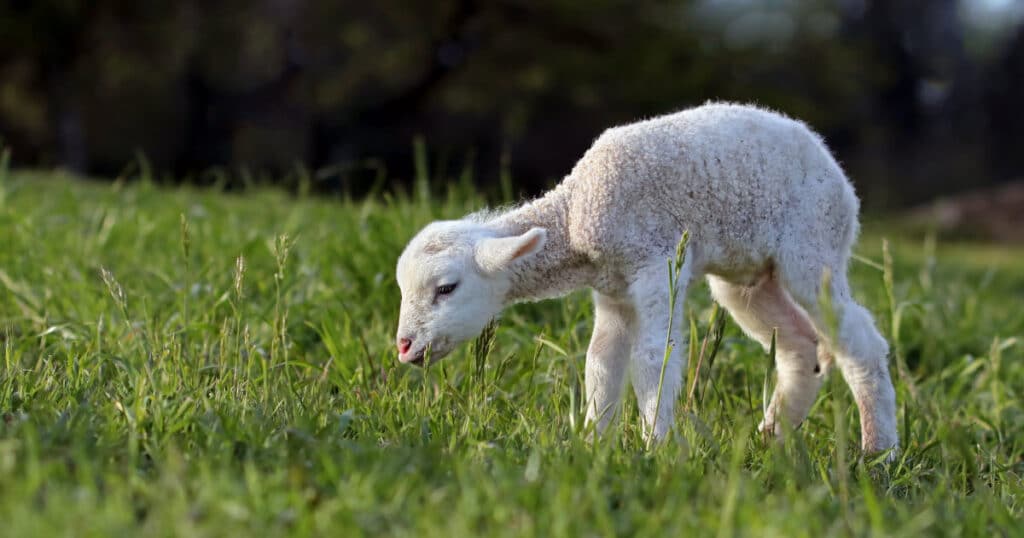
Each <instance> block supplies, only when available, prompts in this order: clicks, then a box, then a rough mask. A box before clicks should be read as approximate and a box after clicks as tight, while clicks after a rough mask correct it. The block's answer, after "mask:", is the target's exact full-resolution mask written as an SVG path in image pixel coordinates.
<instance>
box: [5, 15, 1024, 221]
mask: <svg viewBox="0 0 1024 538" xmlns="http://www.w3.org/2000/svg"><path fill="white" fill-rule="evenodd" d="M972 5H973V3H972V2H971V0H929V1H928V2H926V3H924V4H922V3H921V2H917V1H911V0H890V1H886V2H882V1H880V0H876V1H869V0H836V1H828V0H806V1H802V2H796V1H786V2H779V1H772V0H733V1H729V2H724V1H720V0H718V1H716V0H691V1H669V0H634V1H627V0H592V1H590V2H580V1H577V0H550V1H548V2H543V3H540V2H528V1H526V0H439V1H437V2H411V1H407V0H405V1H403V0H378V1H376V2H357V1H354V0H341V1H335V2H326V1H318V0H256V1H242V0H219V1H217V2H203V1H200V0H181V1H171V0H150V1H147V2H128V1H124V0H95V1H85V0H33V1H29V0H8V1H7V2H5V3H2V4H0V51H2V52H0V81H2V82H0V84H2V88H0V136H2V137H3V141H4V143H6V144H8V145H10V146H11V147H13V148H14V151H15V158H16V162H18V163H21V164H28V165H42V166H48V165H60V166H64V167H68V168H71V169H73V170H76V171H81V172H88V173H95V174H103V175H113V174H116V173H118V171H120V170H121V169H122V168H123V167H124V165H125V164H126V163H127V162H129V161H131V160H132V159H134V158H135V155H136V154H137V152H142V153H144V154H145V155H147V157H148V158H149V159H150V160H151V161H152V163H153V164H154V165H155V167H156V168H157V169H160V170H166V171H169V172H173V173H174V174H176V175H177V177H180V178H183V179H186V180H191V181H207V180H209V177H208V176H206V175H203V173H202V172H204V171H205V170H208V169H210V168H211V167H223V168H224V169H226V170H231V171H236V172H237V171H238V170H240V168H241V167H246V168H248V169H249V170H253V171H270V172H274V173H276V174H279V175H280V174H281V173H282V172H286V171H288V170H291V169H292V167H293V166H294V165H295V164H297V163H301V164H304V165H306V166H309V167H312V168H316V169H321V168H323V169H327V170H333V171H334V172H332V173H324V174H322V175H321V177H322V178H323V179H324V182H325V185H324V186H326V187H327V188H334V187H336V186H338V185H342V184H343V185H345V187H346V188H351V189H353V190H356V191H358V190H361V189H365V188H367V186H368V185H367V183H366V182H367V181H369V180H370V179H371V177H376V176H377V172H375V171H367V170H365V166H364V165H365V163H366V159H367V158H375V159H377V160H376V161H375V162H382V163H384V164H386V165H387V166H388V167H389V175H390V176H392V177H398V178H408V177H409V176H410V175H411V159H410V158H409V148H410V142H411V140H412V139H413V137H414V136H416V135H417V134H424V135H425V136H426V137H427V142H428V144H429V146H430V147H431V149H432V153H433V156H434V157H435V158H434V159H433V161H434V163H435V165H436V167H437V169H438V171H439V172H441V173H442V175H444V174H446V173H448V174H449V175H451V174H454V171H455V170H456V169H457V168H460V167H461V166H462V165H463V160H464V159H470V157H469V156H471V155H472V158H471V159H470V160H471V161H472V162H471V163H470V164H472V165H474V166H475V167H476V170H477V171H478V174H477V176H478V178H479V179H480V180H481V181H488V180H490V179H492V178H494V177H497V175H498V174H497V168H498V166H499V163H501V162H503V159H507V160H508V162H509V163H510V165H511V167H512V169H513V171H514V173H515V174H516V183H517V185H520V186H523V187H524V188H525V189H526V190H537V189H539V188H541V187H543V186H544V184H546V183H548V182H550V181H552V180H554V179H557V178H558V177H559V176H561V175H562V174H564V173H566V172H568V170H569V169H570V168H571V166H572V163H573V162H574V161H575V160H576V159H577V158H578V157H579V155H580V154H581V153H582V151H583V150H584V149H585V148H586V147H587V146H588V145H589V144H590V142H591V140H593V138H594V137H595V136H597V134H599V133H600V131H601V130H602V129H603V128H605V127H607V126H609V125H613V124H617V123H621V122H626V121H631V120H635V119H637V118H641V117H645V116H650V115H655V114H660V113H663V112H667V111H671V110H675V109H679V108H683V107H685V106H691V105H694V104H699V103H701V102H704V101H706V100H708V99H728V100H736V101H752V102H757V103H761V104H763V105H765V106H769V107H772V108H776V109H779V110H782V111H784V112H787V113H789V114H791V115H794V116H797V117H800V118H802V119H804V120H805V121H807V122H808V123H810V124H811V125H812V126H814V127H815V128H816V129H818V130H820V131H821V132H822V133H823V134H824V135H825V136H826V138H827V139H828V141H829V143H830V144H831V145H832V147H833V149H835V150H836V152H837V153H838V154H839V155H840V157H841V159H842V160H843V162H844V165H845V166H846V167H847V168H848V170H849V171H850V172H851V175H852V176H853V177H854V178H855V180H856V181H857V182H858V187H859V188H860V189H861V191H862V192H864V193H866V194H867V195H868V199H869V200H873V201H875V202H879V203H881V202H885V203H896V202H910V201H914V200H916V199H920V198H922V197H925V196H928V195H931V194H935V193H937V192H940V191H949V190H957V189H961V188H966V187H968V186H970V185H972V184H977V183H988V182H991V181H995V180H999V179H1003V178H1009V177H1011V176H1013V175H1014V174H1019V173H1020V171H1021V170H1022V168H1024V156H1022V155H1021V154H1020V152H1016V151H1013V148H1015V147H1017V145H1019V142H1020V140H1021V136H1022V134H1021V127H1020V125H1019V122H1018V121H1016V120H1015V118H1020V117H1021V115H1020V112H1021V110H1020V107H1021V105H1020V103H1019V102H1018V101H1019V100H1018V99H1017V98H1016V96H1017V95H1020V90H1021V85H1022V82H1021V81H1022V79H1024V68H1022V67H1021V62H1022V60H1021V52H1020V51H1021V50H1022V49H1024V38H1022V37H1021V30H1020V17H1021V16H1024V14H1022V13H1021V12H1020V11H1021V10H1018V11H1013V12H1012V13H1016V15H1014V16H1013V17H1011V16H1010V15H1009V14H1010V13H1011V12H1009V11H1008V12H1007V13H1008V15H1007V17H1006V18H1007V20H1010V19H1012V22H1008V23H1006V24H1003V25H1002V26H1001V28H1009V29H1010V30H1008V31H1005V32H1002V33H996V32H992V31H984V32H983V35H984V39H982V40H980V41H979V40H977V39H974V41H970V40H969V39H968V38H967V37H966V36H967V34H965V28H968V25H967V23H968V22H970V20H973V19H970V17H968V15H970V14H971V13H974V11H970V10H968V9H967V8H969V7H970V6H972ZM965 13H966V14H967V15H965ZM986 13H987V12H986ZM1014 17H1016V18H1014ZM989 18H990V19H991V17H989ZM986 20H988V19H986ZM965 21H966V22H965ZM975 34H977V32H975ZM972 35H974V34H972ZM1001 36H1005V37H1001ZM975 42H979V43H983V45H984V46H976V45H973V44H972V43H975ZM976 49H977V50H982V51H983V52H984V53H983V54H982V53H977V52H976ZM1015 114H1016V115H1015ZM1015 144H1016V145H1015ZM446 171H447V172H446ZM332 174H333V175H332ZM332 186H334V187H332Z"/></svg>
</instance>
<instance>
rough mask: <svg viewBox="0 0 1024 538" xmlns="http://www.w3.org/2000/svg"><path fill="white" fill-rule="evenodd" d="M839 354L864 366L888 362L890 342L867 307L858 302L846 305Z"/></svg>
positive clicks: (840, 327) (841, 321)
mask: <svg viewBox="0 0 1024 538" xmlns="http://www.w3.org/2000/svg"><path fill="white" fill-rule="evenodd" d="M838 344H839V349H838V351H839V354H840V356H842V358H843V359H848V360H849V359H852V360H854V361H856V362H858V363H860V364H863V365H864V366H880V365H885V364H886V359H887V357H888V355H889V344H888V343H887V342H886V341H885V338H883V337H882V335H881V333H879V332H878V329H877V328H876V327H875V322H874V319H873V318H872V317H871V314H870V313H868V311H867V309H865V308H864V307H863V306H860V305H859V304H856V303H850V304H848V305H846V307H845V308H844V309H843V312H842V318H841V319H840V321H839V342H838Z"/></svg>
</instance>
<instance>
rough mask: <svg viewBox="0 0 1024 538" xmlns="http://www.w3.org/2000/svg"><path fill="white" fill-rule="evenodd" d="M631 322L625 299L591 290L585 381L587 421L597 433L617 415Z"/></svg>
mask: <svg viewBox="0 0 1024 538" xmlns="http://www.w3.org/2000/svg"><path fill="white" fill-rule="evenodd" d="M635 325H636V320H635V314H634V311H633V306H632V305H631V304H630V303H629V301H621V300H617V299H614V298H612V297H608V296H606V295H602V294H600V293H597V292H594V335H593V336H592V337H591V338H590V347H589V348H588V349H587V366H586V380H585V381H586V391H587V424H594V427H595V430H596V431H597V434H598V435H600V434H601V433H603V432H604V430H605V428H607V427H608V424H609V423H610V422H611V421H612V420H613V419H614V418H615V415H617V414H618V411H619V403H620V402H621V400H622V387H623V385H625V380H626V364H627V363H628V361H629V350H630V346H631V344H632V342H633V331H634V328H635Z"/></svg>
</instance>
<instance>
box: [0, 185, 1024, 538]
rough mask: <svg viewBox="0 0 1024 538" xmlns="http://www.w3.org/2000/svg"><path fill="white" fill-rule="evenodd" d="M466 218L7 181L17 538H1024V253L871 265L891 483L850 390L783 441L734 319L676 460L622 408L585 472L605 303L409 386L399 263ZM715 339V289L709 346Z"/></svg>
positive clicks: (531, 321)
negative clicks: (890, 396) (768, 418)
mask: <svg viewBox="0 0 1024 538" xmlns="http://www.w3.org/2000/svg"><path fill="white" fill-rule="evenodd" d="M460 192H463V193H464V192H465V191H464V189H463V190H461V191H460V190H459V189H455V190H453V191H452V192H449V193H444V194H440V195H438V194H437V193H435V196H434V198H433V199H432V200H431V199H430V196H429V194H428V192H427V189H422V188H421V189H419V190H418V191H417V194H416V196H414V197H411V198H410V197H406V196H394V197H391V196H386V195H382V196H378V197H376V198H374V199H370V200H367V201H352V200H347V199H340V198H337V199H316V198H304V197H299V198H296V197H291V196H288V195H285V194H282V193H280V192H277V191H273V190H267V189H260V188H255V189H253V190H251V191H250V192H246V193H245V194H221V193H216V192H212V191H203V190H192V189H163V188H158V187H155V186H153V185H152V184H151V183H147V182H140V183H132V184H113V185H110V184H89V183H82V182H76V181H71V180H68V179H62V178H60V177H58V176H52V175H51V176H46V175H32V174H6V173H3V171H2V170H0V417H2V419H0V522H2V524H0V535H5V536H55V535H82V536H90V535H91V536H118V535H122V536H123V535H128V536H144V535H161V536H164V535H189V536H192V535H196V536H204V535H232V536H246V535H278V534H289V535H343V536H357V535H371V536H377V535H381V534H392V535H399V536H417V537H418V536H472V535H480V536H506V535H511V536H522V535H540V536H611V535H637V536H660V535H664V536H687V535H694V536H709V535H717V536H730V535H746V536H770V535H777V536H830V535H839V536H842V535H896V536H913V535H918V534H925V535H927V534H934V535H975V536H990V535H999V534H1002V535H1007V534H1017V533H1020V532H1021V531H1020V528H1021V527H1020V520H1021V517H1022V515H1024V506H1022V503H1024V483H1022V479H1021V473H1022V471H1024V463H1022V462H1024V438H1022V436H1021V435H1020V432H1021V431H1024V410H1022V408H1021V403H1020V401H1021V396H1022V392H1024V361H1022V360H1021V359H1022V358H1024V343H1022V341H1021V336H1022V334H1024V308H1022V306H1021V305H1022V304H1024V252H1021V251H1019V250H1018V251H1007V250H1000V249H995V248H991V247H975V246H971V245H948V246H947V245H945V244H942V243H939V244H938V245H935V246H934V248H933V247H932V246H931V245H930V244H928V243H922V242H920V241H916V240H915V241H904V240H900V239H899V238H898V237H896V238H893V241H892V243H891V244H890V245H889V251H890V253H891V265H890V266H889V269H890V270H891V271H890V273H891V275H890V276H891V278H888V279H887V278H885V276H886V272H885V271H883V270H882V269H884V268H885V266H884V265H883V262H884V258H883V255H882V246H881V240H880V236H879V235H878V233H877V232H871V233H869V234H868V235H867V236H866V237H865V238H864V240H863V241H862V242H861V244H860V246H859V247H858V253H859V254H860V255H862V256H863V257H864V258H865V259H866V260H867V262H869V263H863V262H862V263H856V264H854V267H853V281H854V284H855V286H856V289H857V291H858V295H859V297H860V298H861V299H863V300H864V302H865V303H866V304H867V305H868V306H869V308H870V309H871V310H872V312H873V313H874V314H875V315H876V316H877V319H878V322H879V325H880V327H882V328H883V330H884V332H886V333H887V335H889V336H890V339H891V340H893V350H894V358H893V361H892V365H893V366H892V367H893V371H894V378H895V380H896V382H897V392H898V398H899V405H900V407H899V424H900V435H901V438H902V439H903V444H904V447H905V450H904V451H903V452H902V453H901V454H900V458H899V460H898V461H897V462H896V463H895V464H892V465H891V466H888V467H883V466H878V465H872V464H871V463H870V462H863V461H860V459H859V451H858V450H857V446H856V441H857V440H858V439H859V430H858V420H857V414H856V407H855V406H854V405H853V402H852V398H851V397H850V395H849V392H848V391H847V390H846V387H845V385H844V384H843V383H842V380H841V379H840V378H839V376H838V375H836V374H835V373H834V374H833V376H832V378H831V380H830V382H829V383H827V384H826V387H825V389H824V390H823V391H822V395H821V397H820V398H819V400H818V402H817V403H816V405H815V408H814V409H813V410H812V412H811V416H810V419H809V420H808V421H807V423H805V424H804V425H803V427H802V428H801V429H800V430H799V431H798V432H797V433H795V434H794V435H792V436H790V437H789V438H788V440H787V441H786V442H785V443H784V444H781V445H780V444H775V443H767V444H766V443H765V442H763V441H762V440H761V439H760V437H759V436H758V435H757V434H756V433H755V431H754V429H755V426H756V424H757V422H758V421H759V420H760V418H761V409H762V404H763V402H762V399H763V396H762V393H763V390H762V389H763V387H764V386H765V382H766V376H768V375H769V374H770V372H771V369H770V365H769V363H768V360H767V359H766V353H765V352H764V351H762V350H761V349H760V348H759V347H758V346H756V345H755V344H754V343H753V342H751V341H750V340H748V339H746V338H744V337H742V335H741V334H740V333H739V331H738V329H737V328H736V326H735V325H734V324H733V323H732V322H731V321H730V322H728V323H727V324H726V326H725V334H724V337H723V340H722V343H721V348H720V351H719V353H718V355H717V357H715V359H714V361H713V363H711V364H710V369H709V365H708V362H707V361H705V363H704V365H703V367H702V369H703V375H702V382H701V384H700V386H699V390H698V391H697V395H696V397H695V399H694V404H693V405H692V408H691V410H690V414H689V415H688V416H683V415H682V414H680V416H679V417H677V422H676V432H677V433H676V434H675V436H674V438H673V439H672V440H671V441H670V442H668V443H664V444H661V445H658V446H656V447H654V448H653V449H651V450H647V449H646V448H645V445H644V440H643V437H642V435H641V432H640V431H639V430H640V428H639V426H638V424H637V417H636V409H635V404H634V403H633V402H632V401H630V400H627V402H626V409H625V420H624V421H623V422H622V423H621V424H620V425H619V426H618V427H617V428H616V429H615V430H614V431H613V432H611V434H610V435H609V436H608V437H607V438H605V439H603V440H602V441H600V442H598V443H596V444H588V443H587V442H585V441H584V438H585V435H586V432H584V431H583V420H582V416H583V413H582V411H583V409H582V407H583V404H582V401H581V392H582V391H581V386H582V372H583V360H584V352H585V349H586V343H587V340H588V337H589V330H590V327H591V314H590V312H591V304H590V299H589V297H588V296H587V294H585V293H578V294H574V295H572V296H570V297H569V298H567V299H565V300H562V301H548V302H544V303H540V304H533V305H520V306H516V307H514V308H512V309H510V310H509V311H508V312H506V314H505V316H504V317H503V318H502V320H501V324H500V326H499V327H498V328H497V331H496V335H495V338H494V341H493V343H491V345H490V346H488V345H487V343H486V342H484V343H482V344H480V345H477V346H476V347H474V345H472V344H470V345H466V346H463V347H462V348H460V349H459V350H458V351H456V352H455V353H454V354H453V355H452V356H451V357H450V358H448V359H446V360H444V361H442V362H440V363H438V364H436V365H433V366H432V367H431V368H430V369H429V370H428V371H426V372H424V371H422V370H419V369H416V368H411V367H403V366H401V365H399V364H398V363H397V360H396V359H395V357H394V352H393V349H392V348H393V338H394V336H393V332H394V328H395V322H396V319H397V312H398V304H399V293H398V289H397V287H396V285H395V283H394V275H393V267H394V262H395V259H396V257H397V255H398V254H399V252H400V251H401V249H402V247H403V246H404V243H405V242H406V241H407V240H408V239H409V238H410V237H411V235H412V234H413V233H414V232H415V231H416V230H417V229H418V228H419V227H420V226H421V225H423V224H424V223H426V222H428V221H430V220H431V219H434V218H440V217H455V216H459V215H462V214H464V213H465V212H468V211H470V210H473V209H476V208H478V207H479V206H480V205H481V204H482V203H483V202H482V201H481V200H480V199H478V198H476V197H474V196H470V195H466V194H460ZM873 265H877V266H873ZM666 292H667V290H666ZM711 311H712V306H711V302H710V300H709V298H708V292H707V290H706V288H705V287H704V286H703V285H701V286H696V287H695V289H694V290H693V291H692V292H691V293H690V294H689V297H688V303H687V313H688V315H689V316H690V317H691V318H692V323H693V328H692V331H691V333H692V334H695V335H697V339H696V340H700V339H701V338H702V336H703V335H704V334H705V333H706V332H707V330H708V321H709V319H710V315H711ZM894 317H895V320H894ZM894 334H895V335H896V338H892V336H893V335H894ZM699 344H700V342H697V341H691V343H690V345H691V346H699ZM684 345H685V344H684ZM696 349H697V348H696V347H694V350H696ZM692 354H696V353H695V352H694V353H692ZM692 364H693V362H691V365H692ZM691 370H692V368H691ZM691 375H692V372H691ZM768 382H769V383H770V378H769V379H768Z"/></svg>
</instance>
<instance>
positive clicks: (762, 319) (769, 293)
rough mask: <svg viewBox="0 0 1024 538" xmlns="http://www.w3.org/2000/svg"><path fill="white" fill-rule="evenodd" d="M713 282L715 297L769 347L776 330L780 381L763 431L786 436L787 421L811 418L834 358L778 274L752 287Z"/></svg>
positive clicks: (796, 423)
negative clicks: (825, 349)
mask: <svg viewBox="0 0 1024 538" xmlns="http://www.w3.org/2000/svg"><path fill="white" fill-rule="evenodd" d="M708 283H709V284H710V286H711V293H712V295H713V296H714V298H715V300H716V301H718V303H719V304H721V305H722V306H723V307H725V308H726V309H727V310H728V311H729V313H730V314H732V318H733V320H735V321H736V323H737V324H738V325H739V326H740V328H742V329H743V332H745V333H746V334H747V335H748V336H750V337H751V338H753V339H754V340H756V341H757V342H759V343H760V344H761V345H762V346H764V348H765V350H767V349H768V348H769V347H770V345H771V339H772V331H773V329H774V330H775V333H776V339H775V344H776V348H775V349H776V352H775V362H776V366H777V367H776V372H777V374H776V375H777V383H776V385H775V392H774V394H772V399H771V403H769V404H768V409H767V412H766V413H765V416H764V420H763V421H762V422H761V424H760V426H759V429H760V430H761V431H763V432H768V433H770V434H773V435H780V434H781V433H782V431H783V424H784V423H785V424H788V425H789V426H790V427H792V428H796V427H797V426H799V425H800V424H801V423H802V422H803V421H804V419H805V418H807V413H808V412H809V411H810V409H811V406H812V405H813V404H814V400H815V398H816V397H817V395H818V391H819V390H820V389H821V383H822V380H823V379H824V377H825V373H826V371H827V368H828V362H829V361H830V360H831V357H830V356H829V355H828V354H827V353H826V352H824V346H821V347H820V348H819V346H818V335H817V333H815V331H814V327H813V326H812V325H811V322H810V320H808V319H807V315H806V314H805V313H804V312H803V311H802V310H800V308H799V307H798V306H797V305H796V304H795V303H794V302H793V300H792V299H791V298H790V297H789V295H788V294H787V293H786V291H785V290H784V289H782V287H781V286H780V285H779V282H778V280H776V279H775V277H774V275H773V274H772V273H768V274H766V275H764V276H763V277H762V278H761V279H760V280H759V281H758V282H757V283H755V284H753V285H750V286H740V285H736V284H731V283H729V282H727V281H725V280H722V279H721V278H718V277H714V276H709V277H708ZM819 352H821V355H819Z"/></svg>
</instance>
